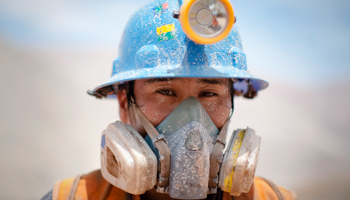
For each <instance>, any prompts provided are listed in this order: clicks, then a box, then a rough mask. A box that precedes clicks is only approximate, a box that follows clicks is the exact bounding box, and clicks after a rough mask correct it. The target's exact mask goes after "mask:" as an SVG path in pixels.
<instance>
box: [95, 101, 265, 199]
mask: <svg viewBox="0 0 350 200" xmlns="http://www.w3.org/2000/svg"><path fill="white" fill-rule="evenodd" d="M133 110H134V113H135V117H137V118H138V120H139V121H140V122H141V124H142V126H143V127H144V129H145V130H146V132H147V136H146V137H145V138H142V136H141V135H140V134H139V133H138V132H137V131H136V130H135V129H133V128H132V127H131V126H129V125H128V124H123V123H122V122H120V121H117V122H115V123H112V124H110V125H109V126H108V127H107V129H106V130H104V131H103V132H102V139H101V172H102V175H103V177H104V178H105V179H106V180H107V181H108V182H110V183H111V184H112V185H114V186H116V187H118V188H120V189H122V190H124V191H126V192H128V193H130V194H135V195H139V194H144V193H145V192H146V191H147V190H151V189H153V188H156V191H157V192H158V193H168V194H169V195H170V197H172V198H176V199H205V198H206V197H207V194H214V193H217V188H218V187H220V188H221V190H222V191H225V192H229V193H230V194H231V195H232V196H239V195H240V194H241V193H242V192H243V193H247V192H248V191H249V190H250V188H251V185H252V183H253V179H254V173H255V168H256V165H257V161H258V157H259V147H260V137H259V136H256V135H255V131H254V130H253V129H250V128H247V129H246V130H240V129H238V130H235V131H234V132H233V133H232V135H231V138H230V141H229V144H228V146H227V149H226V151H225V153H224V154H223V150H224V148H225V140H226V134H227V128H228V121H227V122H226V123H225V125H224V126H223V127H222V129H221V130H220V131H219V130H218V129H217V127H216V126H215V124H214V123H213V121H212V120H211V119H210V117H209V115H208V114H207V112H206V111H205V109H204V107H203V106H202V104H201V103H200V102H199V100H198V99H196V98H195V97H189V98H187V99H186V100H184V101H183V102H182V103H181V104H180V105H179V106H177V107H176V108H175V109H174V110H173V111H172V112H171V113H170V114H169V115H168V116H167V117H166V118H165V119H164V120H163V121H162V122H161V123H160V124H159V125H158V126H157V127H154V126H153V125H152V124H151V123H150V122H149V120H148V119H147V118H146V117H145V116H144V115H143V113H142V112H141V111H140V110H139V109H138V108H134V109H133Z"/></svg>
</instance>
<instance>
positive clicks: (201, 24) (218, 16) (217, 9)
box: [173, 0, 236, 44]
mask: <svg viewBox="0 0 350 200" xmlns="http://www.w3.org/2000/svg"><path fill="white" fill-rule="evenodd" d="M179 2H180V5H181V0H179ZM173 16H174V18H178V19H179V21H180V24H181V27H182V30H183V31H184V32H185V34H186V35H187V37H188V38H189V39H191V40H192V41H194V42H196V43H198V44H213V43H216V42H219V41H221V40H222V39H224V38H225V37H226V36H227V35H228V34H229V33H230V31H231V29H232V26H233V24H234V23H235V22H236V18H235V16H234V12H233V8H232V5H231V3H230V2H229V1H228V0H184V2H183V4H182V5H181V7H180V11H174V13H173Z"/></svg>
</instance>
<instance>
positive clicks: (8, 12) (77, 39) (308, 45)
mask: <svg viewBox="0 0 350 200" xmlns="http://www.w3.org/2000/svg"><path fill="white" fill-rule="evenodd" d="M165 1H166V0H165ZM146 2H147V0H142V1H141V0H132V1H118V0H114V1H111V0H105V1H92V0H84V1H82V0H76V1H69V0H61V1H59V0H51V1H44V0H32V1H26V0H17V1H10V0H0V83H1V84H0V91H1V98H0V136H1V139H0V148H1V149H0V150H1V151H0V162H1V166H0V177H1V179H0V199H4V200H7V199H8V200H10V199H33V200H34V199H40V198H41V197H42V196H43V195H44V194H45V193H47V192H48V191H49V190H50V189H51V188H52V187H53V185H54V183H55V181H56V180H60V179H64V178H69V177H73V176H76V175H77V174H81V173H88V172H90V171H92V170H95V169H98V168H99V167H100V161H99V159H100V158H99V154H100V148H99V144H100V134H101V132H102V130H104V129H105V128H106V127H107V125H108V124H109V123H111V122H113V121H115V120H117V119H118V118H119V117H118V116H119V115H118V108H117V102H116V100H96V99H95V98H93V97H90V96H88V95H87V94H86V90H87V89H93V88H94V87H95V86H97V85H98V84H100V83H102V82H104V81H105V80H107V79H108V78H109V75H110V73H111V69H112V68H111V67H112V61H113V60H114V59H115V58H116V57H117V55H118V44H119V42H120V38H121V34H122V31H123V28H124V26H125V24H126V22H127V20H128V18H129V16H130V15H131V14H132V13H133V12H134V11H135V10H137V9H138V8H139V7H140V6H141V5H143V4H145V3H146ZM232 4H233V6H234V9H235V14H236V16H237V23H236V25H237V26H238V27H239V29H240V34H241V36H242V40H243V45H244V50H245V53H246V54H247V59H248V68H249V70H250V71H251V72H252V73H253V74H255V75H257V76H258V77H261V78H263V79H265V80H268V81H269V82H270V87H269V88H268V89H267V90H265V91H262V92H260V93H259V96H258V98H256V99H254V100H253V101H251V100H247V99H242V98H237V99H235V113H234V115H233V118H232V123H231V124H230V131H231V132H232V130H233V129H236V128H245V127H247V126H249V127H252V128H254V129H255V130H256V132H257V134H258V135H260V136H261V137H262V147H261V155H260V160H259V165H258V169H257V172H256V173H257V175H259V176H263V177H265V178H268V179H271V180H273V181H274V182H275V183H277V184H278V185H281V186H283V187H285V188H287V189H289V190H292V191H294V192H296V193H297V194H298V196H299V199H302V200H303V199H305V200H313V199H315V200H316V199H317V200H326V199H339V200H343V199H349V196H350V170H349V169H350V147H349V142H350V134H349V132H350V130H349V129H350V106H349V105H348V103H349V97H350V94H349V92H350V81H349V75H350V66H349V63H350V55H349V52H350V1H348V0H332V1H331V0H293V1H292V0H289V1H280V0H265V1H261V0H259V1H258V0H244V1H243V0H238V1H232Z"/></svg>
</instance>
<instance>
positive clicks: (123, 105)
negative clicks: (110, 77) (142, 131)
mask: <svg viewBox="0 0 350 200" xmlns="http://www.w3.org/2000/svg"><path fill="white" fill-rule="evenodd" d="M117 98H118V102H119V116H120V119H121V120H122V122H123V123H126V124H130V119H129V112H128V98H127V97H126V91H125V89H120V90H118V93H117Z"/></svg>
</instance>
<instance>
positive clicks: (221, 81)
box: [197, 78, 226, 85]
mask: <svg viewBox="0 0 350 200" xmlns="http://www.w3.org/2000/svg"><path fill="white" fill-rule="evenodd" d="M197 83H206V84H212V85H226V80H225V79H223V78H214V79H207V78H201V79H198V80H197Z"/></svg>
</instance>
